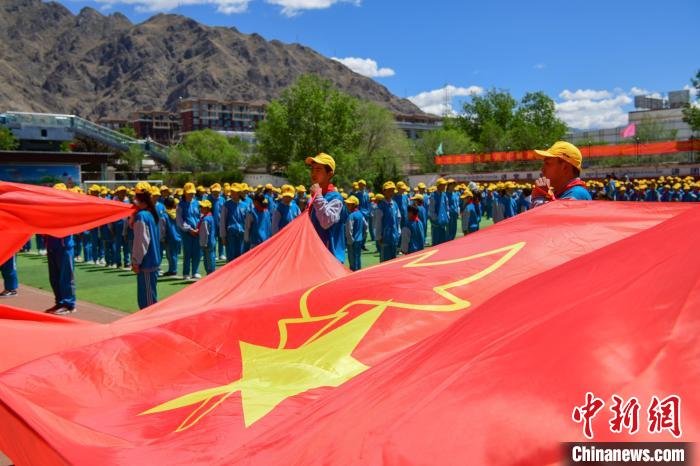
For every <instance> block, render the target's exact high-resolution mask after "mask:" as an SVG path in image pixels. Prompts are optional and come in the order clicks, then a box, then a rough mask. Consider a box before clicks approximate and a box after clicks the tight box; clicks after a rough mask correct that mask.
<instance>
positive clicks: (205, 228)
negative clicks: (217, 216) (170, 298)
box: [197, 200, 216, 275]
mask: <svg viewBox="0 0 700 466" xmlns="http://www.w3.org/2000/svg"><path fill="white" fill-rule="evenodd" d="M199 210H200V211H201V212H202V218H201V219H200V220H199V224H198V225H197V231H199V247H200V248H201V249H202V256H204V270H205V271H206V272H207V275H209V274H211V273H213V272H214V270H216V224H215V223H214V216H213V215H212V212H211V211H212V203H211V201H210V200H205V201H199Z"/></svg>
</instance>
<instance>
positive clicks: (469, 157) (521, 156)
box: [435, 139, 700, 165]
mask: <svg viewBox="0 0 700 466" xmlns="http://www.w3.org/2000/svg"><path fill="white" fill-rule="evenodd" d="M579 149H580V150H581V155H583V157H584V158H586V157H635V156H638V155H664V154H675V153H678V152H691V151H694V150H700V142H697V143H696V142H695V141H694V140H692V139H691V140H688V141H664V142H650V143H647V144H619V145H614V146H580V147H579ZM515 160H536V156H535V152H534V151H531V150H528V151H511V152H489V153H485V154H476V153H474V154H451V155H440V156H436V157H435V164H436V165H463V164H469V163H485V162H512V161H515Z"/></svg>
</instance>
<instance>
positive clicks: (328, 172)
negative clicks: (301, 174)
mask: <svg viewBox="0 0 700 466" xmlns="http://www.w3.org/2000/svg"><path fill="white" fill-rule="evenodd" d="M306 164H307V165H310V166H311V182H312V183H313V184H312V186H311V190H310V191H311V196H312V197H313V203H312V205H311V223H313V225H314V228H315V229H316V233H318V236H319V237H320V238H321V241H323V244H325V245H326V248H328V250H329V251H330V252H331V253H332V254H333V255H334V256H335V258H336V259H338V260H339V261H340V263H345V246H346V243H345V222H346V221H347V218H348V213H347V209H346V208H345V204H344V202H343V201H344V200H343V196H341V195H340V193H339V192H338V191H337V190H336V188H335V186H333V185H332V184H331V179H332V178H333V175H334V174H335V160H334V159H333V157H331V156H330V155H328V154H324V153H320V154H318V155H316V156H315V157H307V158H306Z"/></svg>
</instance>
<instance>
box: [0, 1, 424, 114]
mask: <svg viewBox="0 0 700 466" xmlns="http://www.w3.org/2000/svg"><path fill="white" fill-rule="evenodd" d="M306 73H314V74H318V75H320V76H322V77H324V78H327V79H330V80H331V81H332V82H333V83H335V84H336V85H337V86H338V87H339V88H340V89H342V90H344V91H346V92H348V93H350V94H352V95H354V96H356V97H359V98H363V99H367V100H371V101H374V102H377V103H379V104H381V105H383V106H384V107H386V108H389V109H391V110H393V111H396V112H401V113H408V114H420V113H422V112H421V111H420V109H418V107H416V106H415V105H414V104H413V103H411V102H410V101H408V100H406V99H400V98H398V97H396V96H394V95H393V94H391V93H390V92H389V91H388V90H387V89H386V88H385V87H384V86H382V85H381V84H379V83H377V82H376V81H373V80H372V79H369V78H366V77H363V76H360V75H358V74H356V73H354V72H352V71H351V70H350V69H348V68H347V67H345V66H344V65H342V64H341V63H338V62H336V61H334V60H331V59H329V58H326V57H324V56H322V55H321V54H319V53H317V52H315V51H314V50H312V49H310V48H308V47H305V46H302V45H299V44H284V43H282V42H280V41H277V40H272V41H267V40H265V39H264V38H263V37H261V36H260V35H258V34H250V35H248V34H243V33H241V32H239V31H238V30H236V29H235V28H224V27H209V26H206V25H203V24H200V23H198V22H196V21H194V20H192V19H189V18H186V17H184V16H179V15H165V14H160V15H156V16H153V17H151V18H150V19H149V20H147V21H145V22H143V23H140V24H132V23H131V22H130V21H129V20H128V19H127V18H126V17H125V16H124V15H122V14H120V13H114V14H110V15H107V16H105V15H102V14H100V13H99V12H98V11H96V10H94V9H92V8H83V9H82V10H81V11H80V13H79V14H78V15H74V14H73V13H71V12H70V11H69V10H68V9H67V8H66V7H64V6H63V5H61V4H59V3H55V2H47V3H45V2H42V1H41V0H0V111H2V110H18V111H37V112H54V113H74V114H78V115H81V116H83V117H88V118H93V119H95V118H99V117H105V116H108V117H126V116H128V114H129V112H131V111H135V110H141V109H153V110H157V109H168V110H171V111H174V110H175V109H176V106H177V102H178V99H179V98H180V97H182V98H186V97H199V98H211V99H239V100H246V101H252V100H265V101H269V100H271V99H273V98H275V97H278V96H279V95H280V92H281V91H282V90H283V89H284V88H285V87H287V86H289V85H290V84H292V83H294V81H295V80H296V79H297V78H298V77H299V76H300V75H302V74H306Z"/></svg>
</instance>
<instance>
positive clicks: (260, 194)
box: [253, 193, 267, 206]
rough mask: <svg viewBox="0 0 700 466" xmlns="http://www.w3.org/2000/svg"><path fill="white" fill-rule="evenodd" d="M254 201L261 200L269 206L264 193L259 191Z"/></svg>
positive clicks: (264, 204) (261, 202)
mask: <svg viewBox="0 0 700 466" xmlns="http://www.w3.org/2000/svg"><path fill="white" fill-rule="evenodd" d="M253 202H259V203H260V204H262V205H263V206H267V198H266V197H265V195H264V194H263V193H257V194H256V195H255V197H253Z"/></svg>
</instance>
